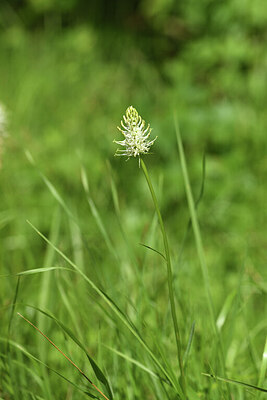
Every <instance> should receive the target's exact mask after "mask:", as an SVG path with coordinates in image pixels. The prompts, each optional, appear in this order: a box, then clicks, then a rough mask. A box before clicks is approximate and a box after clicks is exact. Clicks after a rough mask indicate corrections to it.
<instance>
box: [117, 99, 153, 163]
mask: <svg viewBox="0 0 267 400" xmlns="http://www.w3.org/2000/svg"><path fill="white" fill-rule="evenodd" d="M125 114H126V115H124V116H123V120H122V121H121V126H122V128H120V127H119V126H118V127H117V128H118V129H119V131H120V132H121V133H122V134H123V136H124V137H125V139H124V140H121V141H118V140H114V143H117V144H119V145H120V146H125V149H117V151H116V153H115V156H126V157H128V158H127V160H129V158H130V157H132V156H133V157H137V156H138V157H139V163H140V155H141V154H147V153H148V152H149V149H150V147H151V146H152V145H153V143H154V142H155V140H156V139H157V137H155V139H153V140H148V139H149V136H150V133H151V130H152V129H151V128H150V125H149V124H148V126H147V128H146V127H145V125H146V123H145V121H144V120H143V119H142V118H141V116H140V115H139V114H138V112H137V111H136V109H135V108H134V107H132V106H130V107H128V108H127V110H126V113H125Z"/></svg>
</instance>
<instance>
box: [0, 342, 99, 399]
mask: <svg viewBox="0 0 267 400" xmlns="http://www.w3.org/2000/svg"><path fill="white" fill-rule="evenodd" d="M0 341H1V342H5V343H6V341H7V339H6V338H1V337H0ZM9 345H11V346H13V347H14V348H15V349H17V350H19V351H20V352H22V353H23V354H24V355H25V356H26V357H27V358H29V359H31V360H33V361H35V362H37V363H38V364H41V365H43V366H44V367H46V368H47V369H49V371H52V372H53V373H55V374H56V375H58V376H59V377H60V378H62V379H64V380H65V381H66V382H68V383H70V384H71V385H72V386H73V387H75V388H76V389H78V390H79V391H81V392H82V393H84V394H86V395H87V396H90V397H92V398H93V399H96V398H97V399H98V397H96V396H94V395H92V394H90V393H88V391H87V390H84V389H83V388H81V387H79V386H78V385H76V383H74V382H72V381H70V380H69V379H68V378H66V377H65V376H64V375H62V374H60V373H59V372H58V371H56V370H55V369H53V368H51V367H49V365H47V364H46V363H44V362H43V361H41V360H39V358H37V357H35V356H34V355H33V354H31V353H29V352H28V351H27V350H26V349H25V348H24V347H23V346H22V345H21V344H19V343H16V342H14V341H13V340H9Z"/></svg>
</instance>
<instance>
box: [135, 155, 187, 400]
mask: <svg viewBox="0 0 267 400" xmlns="http://www.w3.org/2000/svg"><path fill="white" fill-rule="evenodd" d="M140 162H141V167H142V170H143V173H144V175H145V178H146V181H147V184H148V187H149V190H150V193H151V196H152V200H153V203H154V207H155V211H156V213H157V216H158V221H159V225H160V229H161V233H162V237H163V243H164V249H165V257H166V265H167V278H168V290H169V299H170V305H171V315H172V321H173V327H174V333H175V342H176V348H177V357H178V364H179V369H180V374H181V386H182V390H183V393H184V395H185V396H186V382H185V375H184V368H183V361H182V354H181V353H182V350H181V348H182V345H181V336H180V331H179V326H178V320H177V315H176V306H175V298H174V289H173V276H172V275H173V274H172V265H171V256H170V250H169V243H168V238H167V234H166V230H165V226H164V223H163V219H162V216H161V212H160V209H159V205H158V200H157V197H156V194H155V191H154V188H153V185H152V182H151V179H150V177H149V175H148V171H147V168H146V165H145V163H144V161H143V159H142V158H141V160H140Z"/></svg>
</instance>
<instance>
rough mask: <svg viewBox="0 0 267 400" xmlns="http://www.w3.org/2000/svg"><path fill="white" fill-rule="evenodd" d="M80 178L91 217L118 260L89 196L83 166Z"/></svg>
mask: <svg viewBox="0 0 267 400" xmlns="http://www.w3.org/2000/svg"><path fill="white" fill-rule="evenodd" d="M81 180H82V184H83V188H84V191H85V193H86V198H87V202H88V204H89V207H90V210H91V213H92V215H93V217H94V219H95V221H96V224H97V226H98V229H99V231H100V232H101V234H102V236H103V239H104V241H105V243H106V246H107V248H108V249H109V251H110V252H111V253H112V254H113V256H114V257H115V259H116V260H118V258H119V257H118V254H117V251H116V249H115V247H114V246H113V244H112V241H111V239H110V237H109V234H108V232H107V230H106V227H105V225H104V223H103V221H102V218H101V217H100V214H99V212H98V209H97V207H96V205H95V203H94V201H93V199H92V197H91V196H90V193H89V185H88V179H87V175H86V171H85V169H84V168H83V167H82V168H81Z"/></svg>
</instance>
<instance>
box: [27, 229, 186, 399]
mask: <svg viewBox="0 0 267 400" xmlns="http://www.w3.org/2000/svg"><path fill="white" fill-rule="evenodd" d="M27 222H28V224H29V225H30V226H31V227H32V229H34V230H35V232H36V233H38V235H39V236H40V237H42V238H43V239H44V240H45V241H46V242H47V243H49V244H50V246H52V247H53V248H54V249H55V250H56V252H57V253H58V254H59V255H60V256H61V257H62V258H63V259H64V260H65V261H66V262H67V263H68V264H70V265H71V266H72V267H73V268H74V270H75V271H76V272H78V273H79V274H80V275H81V276H82V277H83V279H84V280H85V281H86V282H87V283H88V284H89V285H90V286H91V288H92V289H93V290H94V291H95V292H96V293H97V294H98V295H99V296H100V297H101V298H102V299H103V300H104V301H105V303H106V304H107V305H108V306H109V307H110V309H111V310H112V311H113V312H114V313H115V314H116V316H117V317H118V318H119V319H120V320H121V321H122V322H123V323H124V325H125V326H126V327H127V328H128V329H129V331H130V332H131V333H132V334H133V335H134V336H135V338H136V339H137V340H138V341H139V343H140V344H141V345H142V346H143V348H144V349H145V350H146V351H147V353H148V354H149V355H150V357H151V358H152V359H153V361H154V363H155V364H156V365H157V367H158V368H159V369H160V370H161V371H162V372H163V374H164V375H165V376H166V377H167V379H169V381H170V382H171V383H172V385H173V386H174V388H175V389H176V390H177V392H178V393H179V394H180V395H181V396H182V397H184V396H183V393H182V392H181V388H180V385H179V383H178V382H177V381H176V380H174V379H172V378H171V377H170V375H169V373H168V372H167V370H166V368H165V367H164V366H163V365H162V364H161V362H160V361H159V360H158V358H157V357H156V356H155V354H154V353H153V351H152V350H151V349H150V348H149V346H148V345H147V344H146V342H145V341H144V339H143V338H142V337H141V335H140V334H139V333H138V331H137V329H136V328H134V327H133V326H132V323H129V319H128V318H127V317H126V316H125V314H124V313H123V312H122V311H121V310H120V308H119V307H118V306H117V305H116V304H115V303H114V302H113V301H112V300H111V299H110V298H109V297H108V296H107V294H106V293H105V292H104V291H103V290H101V289H100V288H99V287H98V286H96V284H95V283H94V282H93V281H92V280H91V279H90V278H88V276H87V275H85V274H84V272H83V271H81V269H80V268H78V267H77V265H76V264H74V263H73V262H72V261H71V260H70V259H69V258H68V257H67V256H66V255H65V254H64V253H62V251H61V250H59V248H57V247H56V246H55V245H54V244H53V243H51V242H50V241H49V240H48V239H47V238H46V237H45V236H44V235H43V234H42V233H41V232H40V231H39V230H38V229H37V228H36V227H35V226H34V225H33V224H32V223H31V222H30V221H27Z"/></svg>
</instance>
